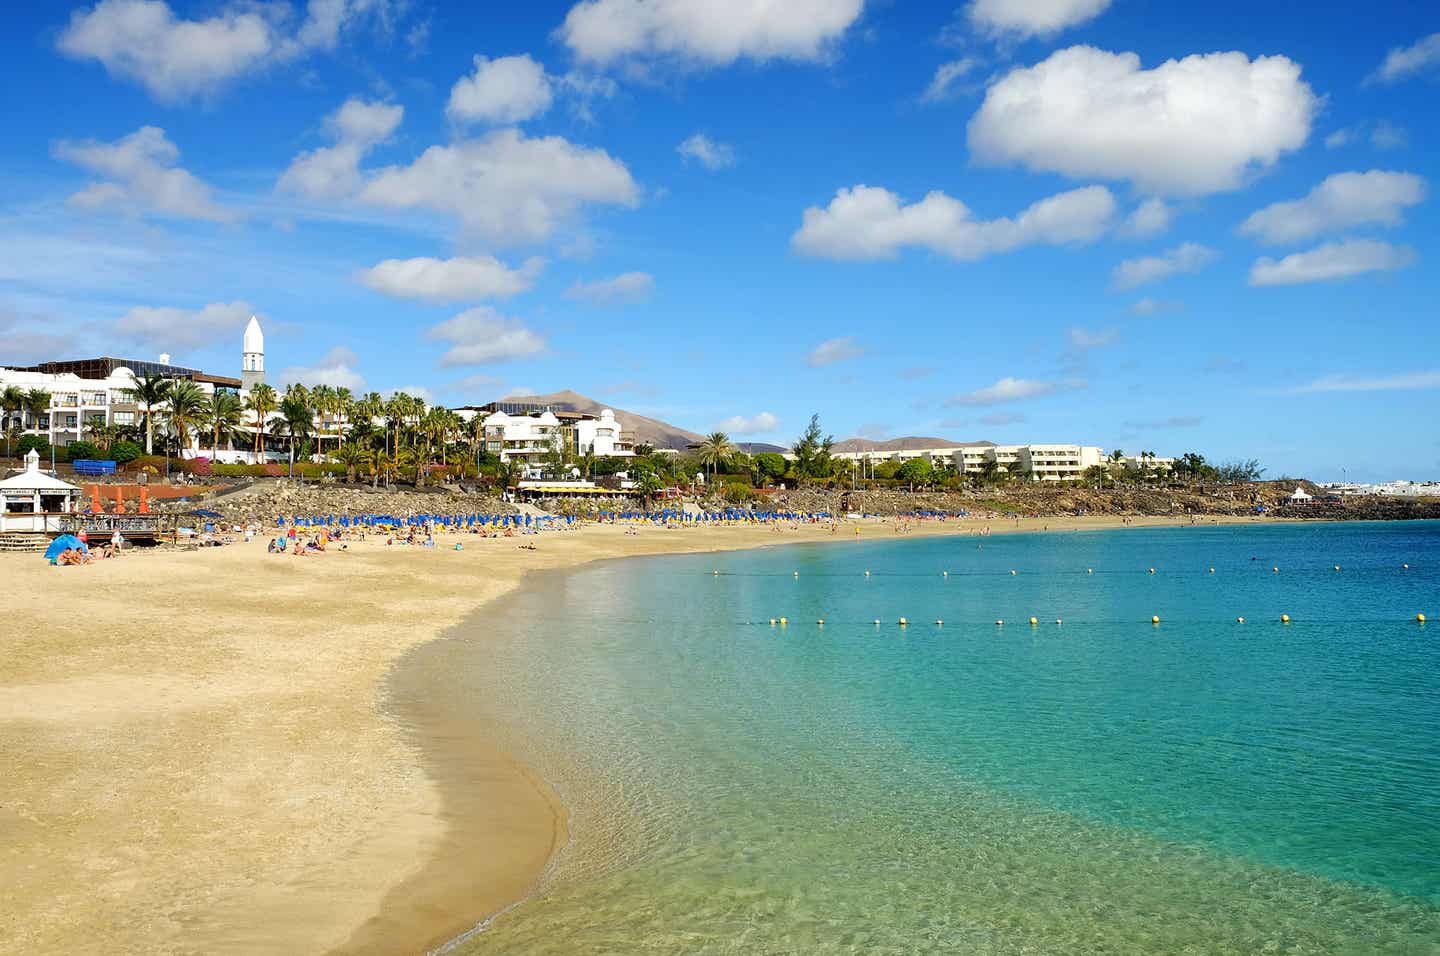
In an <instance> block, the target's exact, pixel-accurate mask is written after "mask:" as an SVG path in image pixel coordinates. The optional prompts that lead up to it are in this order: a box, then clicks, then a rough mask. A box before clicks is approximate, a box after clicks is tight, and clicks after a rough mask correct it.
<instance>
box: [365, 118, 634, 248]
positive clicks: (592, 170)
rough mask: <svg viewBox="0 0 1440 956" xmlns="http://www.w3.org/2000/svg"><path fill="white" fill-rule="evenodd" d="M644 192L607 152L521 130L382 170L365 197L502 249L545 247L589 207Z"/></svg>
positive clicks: (628, 202)
mask: <svg viewBox="0 0 1440 956" xmlns="http://www.w3.org/2000/svg"><path fill="white" fill-rule="evenodd" d="M639 195H640V189H639V187H638V186H637V185H636V183H635V180H634V179H633V178H631V176H630V170H628V169H627V168H626V167H625V164H624V163H622V162H620V161H619V160H617V159H614V158H613V157H611V156H610V154H609V153H607V152H605V151H604V150H603V149H591V148H586V147H583V146H576V145H575V144H573V143H571V142H569V141H568V140H566V139H563V138H561V137H559V136H545V137H536V138H529V137H526V136H525V135H524V134H523V133H521V132H520V131H519V130H516V129H502V130H496V131H494V132H493V133H491V134H489V135H488V136H486V137H484V138H482V139H474V140H465V141H463V142H459V143H455V144H453V145H450V146H432V147H430V148H429V149H427V150H425V152H424V153H422V154H421V155H420V157H419V158H418V159H416V160H415V161H414V162H413V163H411V164H410V165H408V166H390V167H386V168H384V169H381V170H379V171H378V172H377V173H376V174H375V175H374V176H373V178H371V179H370V181H369V182H368V183H366V185H365V186H364V188H363V189H362V190H361V191H360V193H359V198H360V200H361V201H362V202H365V203H369V204H371V205H375V206H381V207H385V208H389V209H429V210H433V211H435V212H438V213H441V214H445V215H456V216H459V217H460V219H461V221H462V222H463V223H464V225H465V226H466V228H467V229H469V230H471V231H473V232H475V233H478V234H479V235H481V236H483V237H485V238H487V239H489V240H490V241H492V242H494V243H496V244H513V243H525V242H538V241H541V240H543V239H546V238H548V237H549V236H550V235H551V233H553V232H554V231H555V229H556V228H557V227H559V226H560V225H561V224H563V223H565V222H567V221H569V220H570V219H572V218H573V217H574V216H575V215H576V214H577V213H578V211H579V210H580V208H581V207H582V206H584V205H586V204H589V203H605V204H611V205H621V206H633V205H635V204H636V203H637V202H638V201H639Z"/></svg>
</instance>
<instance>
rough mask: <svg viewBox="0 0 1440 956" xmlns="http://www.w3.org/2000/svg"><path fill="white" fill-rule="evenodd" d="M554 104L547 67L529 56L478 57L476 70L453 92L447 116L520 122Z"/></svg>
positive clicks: (455, 119)
mask: <svg viewBox="0 0 1440 956" xmlns="http://www.w3.org/2000/svg"><path fill="white" fill-rule="evenodd" d="M553 101H554V93H553V92H552V91H551V88H550V78H549V77H548V76H546V75H545V68H544V67H543V66H541V65H540V64H539V63H536V62H535V61H534V60H532V59H531V58H530V57H529V56H528V55H522V56H502V57H500V58H498V59H494V60H491V59H488V58H486V57H483V56H477V57H475V71H474V72H473V73H471V74H469V75H468V76H463V77H461V78H460V79H459V81H458V82H456V84H455V86H454V87H453V88H452V89H451V90H450V102H449V103H448V104H446V106H445V115H446V116H448V117H450V119H451V120H452V121H453V122H457V123H519V122H523V121H524V120H527V119H531V118H532V117H536V116H539V115H541V114H542V113H544V112H545V111H546V110H548V109H549V108H550V104H551V103H552V102H553Z"/></svg>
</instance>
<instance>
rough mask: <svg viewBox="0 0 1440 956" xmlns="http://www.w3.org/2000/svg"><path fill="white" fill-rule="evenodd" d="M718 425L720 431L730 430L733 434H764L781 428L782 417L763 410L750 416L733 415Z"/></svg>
mask: <svg viewBox="0 0 1440 956" xmlns="http://www.w3.org/2000/svg"><path fill="white" fill-rule="evenodd" d="M718 427H719V429H720V431H722V432H728V433H729V434H731V435H764V434H768V433H770V432H773V431H774V430H775V429H777V428H779V427H780V419H778V418H776V417H775V416H774V415H772V414H771V413H770V412H761V413H760V414H758V415H751V416H749V417H746V416H744V415H732V416H731V417H729V418H727V419H725V420H724V421H723V422H721V423H720V425H719V426H718Z"/></svg>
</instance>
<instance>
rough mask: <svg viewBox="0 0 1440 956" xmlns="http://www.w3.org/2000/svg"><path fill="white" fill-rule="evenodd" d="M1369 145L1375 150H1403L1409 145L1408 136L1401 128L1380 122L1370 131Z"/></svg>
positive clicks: (1385, 121) (1388, 122) (1383, 121)
mask: <svg viewBox="0 0 1440 956" xmlns="http://www.w3.org/2000/svg"><path fill="white" fill-rule="evenodd" d="M1370 145H1371V146H1374V147H1375V148H1376V149H1403V148H1404V147H1406V146H1408V145H1410V134H1409V133H1408V132H1406V130H1405V128H1404V127H1403V126H1396V125H1395V124H1394V123H1392V122H1390V121H1389V120H1381V121H1380V122H1378V123H1376V124H1375V125H1374V126H1373V127H1371V129H1370Z"/></svg>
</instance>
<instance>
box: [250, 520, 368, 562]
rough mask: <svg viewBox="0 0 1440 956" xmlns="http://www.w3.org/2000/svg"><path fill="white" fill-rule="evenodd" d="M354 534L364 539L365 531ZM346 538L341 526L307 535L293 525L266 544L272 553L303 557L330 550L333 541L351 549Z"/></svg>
mask: <svg viewBox="0 0 1440 956" xmlns="http://www.w3.org/2000/svg"><path fill="white" fill-rule="evenodd" d="M353 536H354V537H358V538H361V539H363V538H364V537H365V532H363V531H360V532H356V533H354V534H353ZM344 538H345V531H344V529H341V528H336V529H334V530H333V531H332V530H331V529H329V528H324V527H322V528H320V529H318V530H317V531H316V532H315V533H314V534H312V535H309V536H308V537H307V536H306V535H302V534H297V533H296V531H295V526H294V525H291V526H290V530H288V531H287V532H285V534H283V535H278V536H277V537H275V538H272V539H270V541H269V543H268V544H267V545H266V550H267V551H268V552H269V553H270V554H293V555H295V556H296V557H302V558H303V557H306V556H308V555H312V554H324V553H325V552H326V551H327V550H329V548H330V542H331V541H339V542H340V550H341V551H346V550H348V549H349V547H350V543H349V542H348V541H345V540H344Z"/></svg>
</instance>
